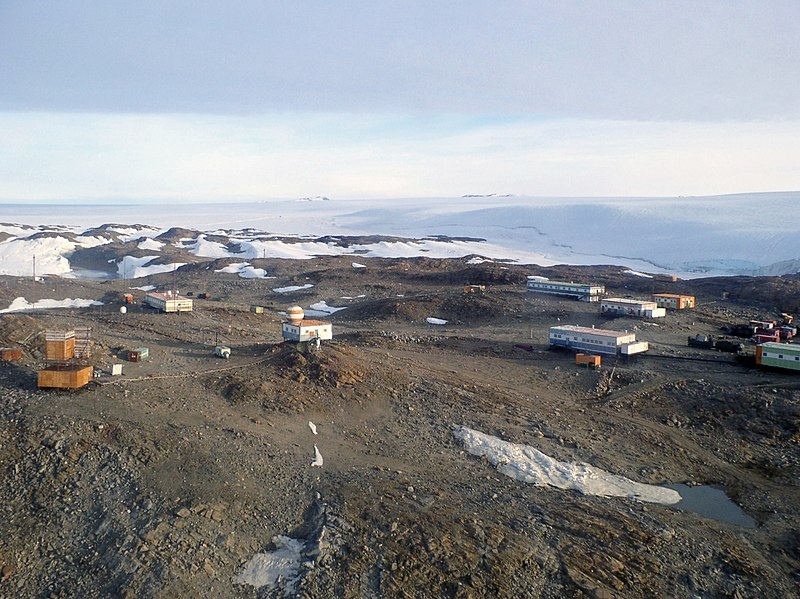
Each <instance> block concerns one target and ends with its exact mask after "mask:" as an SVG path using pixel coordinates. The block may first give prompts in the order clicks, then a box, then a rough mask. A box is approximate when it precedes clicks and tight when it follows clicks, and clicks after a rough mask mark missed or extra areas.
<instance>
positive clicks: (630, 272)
mask: <svg viewBox="0 0 800 599" xmlns="http://www.w3.org/2000/svg"><path fill="white" fill-rule="evenodd" d="M622 274H626V275H632V276H634V277H642V278H645V279H652V278H653V275H648V274H645V273H643V272H637V271H635V270H623V271H622Z"/></svg>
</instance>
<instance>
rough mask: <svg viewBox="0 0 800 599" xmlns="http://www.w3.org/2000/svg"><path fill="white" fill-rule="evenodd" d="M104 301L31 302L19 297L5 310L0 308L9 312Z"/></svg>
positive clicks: (93, 304)
mask: <svg viewBox="0 0 800 599" xmlns="http://www.w3.org/2000/svg"><path fill="white" fill-rule="evenodd" d="M102 305H103V302H98V301H95V300H87V299H80V298H76V299H72V298H67V299H63V300H54V299H41V300H39V301H37V302H34V303H31V302H29V301H28V300H26V299H25V298H24V297H18V298H16V299H15V300H14V301H13V302H11V305H10V306H9V307H8V308H6V309H5V310H0V314H4V313H7V312H22V311H24V310H52V309H54V308H88V307H90V306H102Z"/></svg>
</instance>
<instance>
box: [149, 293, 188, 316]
mask: <svg viewBox="0 0 800 599" xmlns="http://www.w3.org/2000/svg"><path fill="white" fill-rule="evenodd" d="M144 303H145V304H147V305H148V306H151V307H153V308H155V309H156V310H161V311H162V312H191V311H192V306H193V302H192V299H191V298H189V297H183V296H181V295H178V294H177V293H174V292H172V291H165V292H164V293H156V292H151V293H148V294H147V295H145V297H144Z"/></svg>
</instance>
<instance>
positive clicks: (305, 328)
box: [281, 318, 333, 341]
mask: <svg viewBox="0 0 800 599" xmlns="http://www.w3.org/2000/svg"><path fill="white" fill-rule="evenodd" d="M281 334H282V336H283V338H284V339H286V340H287V341H313V340H314V339H319V340H320V341H325V340H326V339H333V325H332V324H331V323H329V322H324V321H322V320H310V319H308V318H304V319H303V320H300V321H296V322H292V321H286V322H284V323H283V327H282V331H281Z"/></svg>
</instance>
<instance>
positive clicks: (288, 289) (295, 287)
mask: <svg viewBox="0 0 800 599" xmlns="http://www.w3.org/2000/svg"><path fill="white" fill-rule="evenodd" d="M312 287H313V285H312V284H311V283H306V284H305V285H289V286H288V287H276V288H275V289H273V291H274V292H275V293H292V292H294V291H302V290H303V289H311V288H312Z"/></svg>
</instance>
